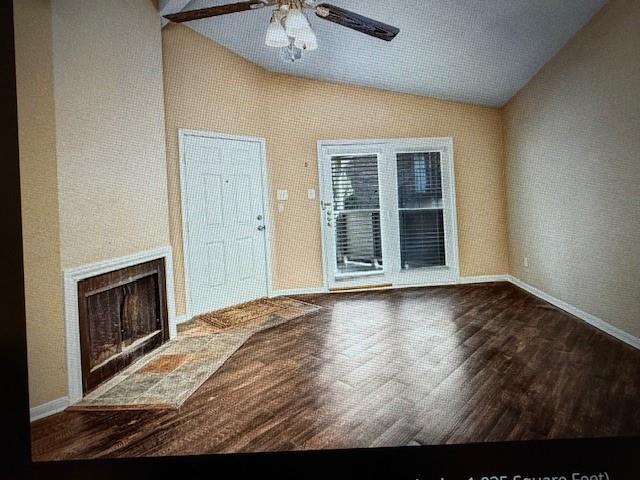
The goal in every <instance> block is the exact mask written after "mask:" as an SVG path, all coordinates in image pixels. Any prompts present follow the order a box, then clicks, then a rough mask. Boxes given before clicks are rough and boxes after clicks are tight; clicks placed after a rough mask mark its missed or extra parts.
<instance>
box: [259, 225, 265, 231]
mask: <svg viewBox="0 0 640 480" xmlns="http://www.w3.org/2000/svg"><path fill="white" fill-rule="evenodd" d="M265 228H266V227H265V226H264V225H258V230H260V231H263V230H264V229H265Z"/></svg>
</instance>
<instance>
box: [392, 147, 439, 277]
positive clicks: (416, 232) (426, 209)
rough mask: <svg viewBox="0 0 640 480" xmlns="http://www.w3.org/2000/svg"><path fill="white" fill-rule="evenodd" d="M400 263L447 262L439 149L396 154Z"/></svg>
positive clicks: (403, 265)
mask: <svg viewBox="0 0 640 480" xmlns="http://www.w3.org/2000/svg"><path fill="white" fill-rule="evenodd" d="M396 168H397V183H398V211H399V212H398V213H399V227H400V228H399V230H400V266H401V269H402V270H410V269H415V268H425V267H443V266H446V264H447V259H446V253H445V252H446V249H445V245H446V239H445V233H444V232H445V228H444V208H443V196H442V171H441V162H440V152H421V153H398V154H396Z"/></svg>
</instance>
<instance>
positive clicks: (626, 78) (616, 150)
mask: <svg viewBox="0 0 640 480" xmlns="http://www.w3.org/2000/svg"><path fill="white" fill-rule="evenodd" d="M639 26H640V2H638V1H636V0H610V2H609V3H608V4H607V5H605V7H604V8H603V9H602V10H601V11H600V12H599V13H598V14H596V15H595V16H594V18H593V19H592V20H591V21H590V22H589V23H588V24H587V25H586V26H585V27H584V28H583V29H582V30H581V31H580V32H579V33H578V34H577V35H576V36H575V37H574V38H573V39H572V40H571V41H570V42H569V43H568V44H567V45H566V46H565V47H564V48H563V49H562V50H561V51H560V52H559V53H558V55H557V56H556V57H555V58H554V59H553V60H551V61H550V62H549V63H548V64H547V65H545V66H544V67H543V68H542V69H541V70H540V72H539V73H538V74H537V75H536V76H535V77H534V78H533V79H532V80H531V81H530V82H529V84H528V85H527V86H526V87H525V88H524V89H523V90H522V91H521V92H520V93H519V94H518V95H517V96H516V97H514V98H513V99H512V100H511V101H510V102H509V103H508V104H507V106H506V107H505V109H504V118H505V138H506V142H505V143H506V153H507V164H508V170H507V185H508V190H507V204H508V205H509V209H508V215H509V237H510V264H511V270H512V274H514V275H515V276H517V277H518V278H520V279H522V280H524V281H525V282H527V283H529V284H531V285H533V286H536V287H538V288H540V289H541V290H543V291H545V292H547V293H549V294H551V295H553V296H554V297H556V298H559V299H561V300H564V301H566V302H568V303H570V304H572V305H575V306H576V307H578V308H580V309H582V310H583V311H586V312H588V313H591V314H592V315H596V316H597V317H600V318H601V319H603V320H605V321H607V322H609V323H610V324H612V325H614V326H616V327H618V328H620V329H622V330H624V331H626V332H628V333H630V334H632V335H635V336H636V337H640V316H639V313H638V312H640V133H639V132H640V116H639V115H638V112H640V89H639V88H638V87H639V86H640V47H639V46H640V28H639ZM525 256H526V257H528V258H529V268H524V266H523V258H524V257H525Z"/></svg>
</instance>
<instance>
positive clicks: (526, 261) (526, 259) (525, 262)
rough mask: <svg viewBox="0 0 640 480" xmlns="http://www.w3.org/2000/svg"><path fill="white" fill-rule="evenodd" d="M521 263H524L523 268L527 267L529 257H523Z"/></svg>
mask: <svg viewBox="0 0 640 480" xmlns="http://www.w3.org/2000/svg"><path fill="white" fill-rule="evenodd" d="M522 264H523V265H524V268H529V257H524V259H523V260H522Z"/></svg>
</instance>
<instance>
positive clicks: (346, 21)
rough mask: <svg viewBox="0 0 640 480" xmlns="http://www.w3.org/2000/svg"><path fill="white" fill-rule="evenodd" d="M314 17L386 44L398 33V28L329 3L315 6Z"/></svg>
mask: <svg viewBox="0 0 640 480" xmlns="http://www.w3.org/2000/svg"><path fill="white" fill-rule="evenodd" d="M316 15H317V16H318V17H320V18H324V19H325V20H329V21H330V22H334V23H337V24H338V25H342V26H343V27H347V28H352V29H353V30H357V31H359V32H362V33H366V34H367V35H371V36H372V37H376V38H380V39H382V40H386V41H387V42H390V41H391V40H393V39H394V38H395V36H396V35H397V34H398V33H399V32H400V29H399V28H396V27H393V26H391V25H387V24H386V23H382V22H378V21H377V20H373V19H371V18H367V17H364V16H362V15H358V14H357V13H354V12H351V11H349V10H345V9H344V8H340V7H336V6H335V5H331V4H329V3H321V4H320V5H317V6H316Z"/></svg>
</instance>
